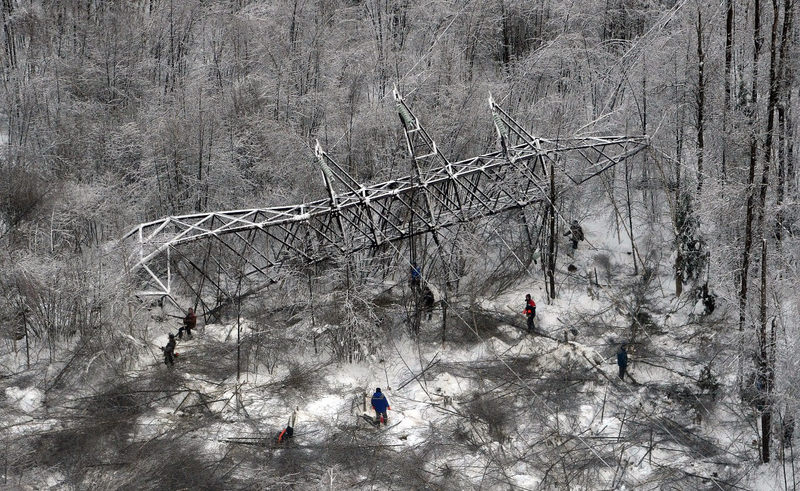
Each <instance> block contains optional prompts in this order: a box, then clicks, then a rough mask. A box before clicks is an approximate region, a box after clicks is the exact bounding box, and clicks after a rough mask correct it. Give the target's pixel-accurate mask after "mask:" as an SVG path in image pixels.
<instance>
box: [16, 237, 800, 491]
mask: <svg viewBox="0 0 800 491" xmlns="http://www.w3.org/2000/svg"><path fill="white" fill-rule="evenodd" d="M595 235H596V234H595ZM596 242H597V243H595V244H593V246H592V247H589V246H587V245H586V244H585V243H582V244H581V246H580V249H579V250H578V251H576V252H575V254H574V256H570V255H568V254H562V256H561V262H560V263H559V269H560V271H559V273H560V274H559V275H558V277H559V278H561V281H560V284H559V285H558V298H557V299H555V300H553V301H552V302H550V303H548V302H547V301H546V300H545V293H544V285H543V284H542V283H541V280H536V281H534V280H531V282H530V283H526V284H520V285H517V287H514V288H510V289H508V290H507V291H505V292H503V293H502V294H500V295H497V296H496V297H494V298H488V299H481V300H479V301H478V302H475V303H473V304H471V305H466V304H464V305H457V304H454V305H452V306H451V310H450V316H449V322H448V328H447V332H446V340H445V342H444V343H442V340H441V321H442V319H441V311H440V310H438V309H437V310H436V311H434V314H433V316H432V318H431V319H430V320H427V319H426V320H423V322H422V326H421V331H420V333H419V335H417V336H411V335H409V333H408V327H407V324H406V323H405V321H404V316H403V314H402V311H403V309H402V308H401V303H402V298H401V296H400V295H396V296H395V297H394V300H393V302H394V303H392V302H389V304H388V305H387V307H386V312H385V314H386V315H387V317H388V322H384V323H382V325H383V326H384V327H385V328H386V329H388V330H389V331H390V332H388V333H387V339H388V342H387V343H386V344H385V345H383V346H382V350H381V355H380V356H374V357H370V358H369V359H367V360H364V361H361V362H357V363H336V362H334V361H333V359H332V357H331V356H330V355H329V353H327V352H326V351H324V350H323V348H322V347H321V346H320V347H316V346H315V345H314V343H313V342H312V341H311V339H310V337H311V336H312V333H313V332H314V331H313V329H312V327H311V325H310V320H309V319H308V318H307V317H309V316H307V315H306V316H302V317H301V320H299V321H297V318H296V317H295V318H294V319H295V320H294V321H293V322H286V320H285V319H276V318H273V319H271V320H269V321H270V322H272V323H277V322H286V329H285V334H284V337H283V338H282V339H271V340H268V341H267V342H263V341H264V340H263V339H262V340H261V341H262V342H259V343H253V342H248V343H242V350H244V351H245V352H244V353H242V352H240V356H242V358H243V359H255V360H259V361H258V362H256V363H251V364H248V365H247V368H244V369H243V370H242V371H241V373H240V374H239V376H238V380H237V367H236V353H237V324H236V322H235V319H234V322H233V323H230V322H228V323H225V324H209V325H205V326H201V327H199V328H198V329H197V331H196V332H195V336H194V339H192V340H188V341H183V342H179V344H178V347H177V350H176V351H177V352H178V353H179V357H178V361H177V363H176V365H175V366H174V367H166V366H165V365H164V364H163V363H162V355H161V352H160V350H159V349H158V347H159V346H161V345H163V344H164V343H165V342H166V336H165V333H167V332H170V331H176V330H177V328H176V327H175V325H176V323H177V321H176V320H171V319H169V318H168V317H165V316H163V315H160V314H158V311H157V309H156V310H154V311H153V316H152V318H151V320H152V321H151V323H150V324H149V325H148V326H146V329H147V330H146V333H147V334H146V338H147V339H149V341H150V342H149V345H147V346H142V347H141V353H142V357H141V362H140V363H139V364H138V365H137V366H136V368H135V369H131V370H127V371H125V372H124V373H120V374H118V377H117V378H116V380H118V382H117V383H116V384H115V385H113V386H103V387H86V388H84V389H82V390H75V389H74V388H73V387H69V386H67V385H65V384H63V383H60V380H59V378H60V375H59V374H60V373H62V372H63V371H64V368H65V367H66V366H69V363H70V361H67V362H65V363H62V364H51V365H49V366H47V367H45V365H44V362H42V363H41V364H35V365H34V366H32V367H31V369H29V370H24V371H21V372H18V373H15V374H13V375H11V376H8V377H6V378H5V379H4V385H5V387H6V388H5V391H4V392H3V394H2V397H3V399H2V413H3V416H4V425H3V426H4V429H3V433H4V435H5V436H4V443H5V459H4V461H5V465H4V466H3V469H4V471H3V477H2V483H3V486H8V487H19V488H46V487H53V488H65V489H67V488H72V487H78V488H83V487H92V488H95V487H99V488H129V489H134V488H135V489H145V488H153V487H159V488H185V489H200V488H237V487H241V488H249V487H264V488H272V487H279V488H280V487H291V486H301V487H306V486H314V487H326V488H333V489H343V488H365V489H366V488H373V487H375V488H378V487H388V488H392V489H404V488H414V489H419V488H442V489H469V488H498V489H509V488H511V489H543V488H546V489H552V488H559V489H597V488H598V487H601V488H605V489H656V488H664V487H666V488H670V489H752V488H760V489H776V488H783V487H784V482H786V483H788V486H789V487H791V485H792V482H796V478H795V477H794V466H793V463H792V457H793V455H792V454H791V453H790V449H789V448H787V449H786V455H785V456H784V455H783V453H782V452H781V454H780V455H779V458H778V459H776V463H775V464H773V465H767V466H760V467H759V466H755V465H754V464H752V463H753V462H755V461H757V457H756V456H757V447H756V446H755V445H754V440H755V439H756V438H757V431H756V430H757V428H756V427H755V426H754V424H755V423H754V422H755V421H756V418H755V413H754V412H753V411H752V410H751V411H750V412H748V413H742V412H741V408H742V407H744V406H743V405H742V403H741V400H740V396H739V393H738V391H737V390H735V387H736V384H737V381H736V373H737V363H738V359H737V358H736V357H735V353H733V352H731V351H730V350H729V351H726V350H725V349H723V346H733V345H734V343H732V342H731V340H730V339H729V338H726V336H730V333H729V332H727V331H728V330H729V328H728V327H726V326H729V325H731V324H730V323H728V322H726V317H727V315H728V313H727V312H726V311H725V308H726V306H725V305H724V304H723V305H722V306H720V308H718V309H717V310H716V311H715V312H714V313H713V314H712V315H710V316H703V315H700V309H699V308H698V307H697V306H695V305H693V304H692V300H689V301H686V300H684V301H682V302H678V301H675V300H671V299H673V298H674V295H673V294H672V293H673V292H672V291H668V290H667V291H665V290H666V289H667V287H666V285H669V284H670V281H671V278H670V276H668V275H665V274H661V275H659V274H656V273H654V274H644V275H639V276H633V275H632V274H631V273H632V265H631V256H630V254H628V253H626V252H625V250H624V245H622V246H620V245H617V244H616V239H615V238H613V237H608V238H606V241H605V242H601V241H596ZM570 252H571V251H570ZM570 265H571V266H573V267H569V266H570ZM384 287H385V288H386V289H389V290H402V289H403V288H405V285H384ZM525 293H531V294H532V295H533V297H534V298H535V299H536V300H537V303H538V312H537V332H536V333H535V334H532V335H531V334H526V333H525V331H524V328H525V325H524V324H525V318H524V316H523V315H522V314H521V313H520V311H521V310H522V305H523V303H524V301H523V300H522V299H523V298H524V295H525ZM682 298H687V297H686V296H684V297H682ZM392 312H394V314H392ZM259 325H262V324H261V323H255V322H253V321H252V320H250V319H247V318H242V319H241V320H240V324H239V326H240V327H241V336H243V339H247V340H249V341H252V340H253V339H256V338H258V337H259V336H261V335H262V334H263V333H262V332H260V331H259V328H258V326H259ZM572 330H574V331H572ZM575 333H577V334H575ZM131 341H132V342H137V343H141V342H140V341H136V340H135V339H133V338H132V340H131ZM623 341H624V342H627V343H629V357H630V365H629V372H630V374H631V375H632V380H626V381H625V382H622V381H620V380H619V379H618V377H617V366H616V358H615V353H616V350H617V348H618V346H619V343H620V342H623ZM320 344H321V340H320ZM255 349H258V350H262V352H261V353H253V352H252V351H247V350H255ZM74 352H75V353H79V352H80V349H78V348H77V347H76V348H75V349H74ZM7 356H9V357H11V356H12V354H9V355H7ZM16 356H19V355H18V354H17V355H16ZM9 364H10V361H9ZM89 365H91V362H89ZM706 366H710V367H713V368H712V371H711V376H710V377H703V376H701V374H702V372H703V369H704V368H705V367H706ZM42 370H46V371H47V374H46V376H45V377H44V379H45V380H46V381H47V382H42V381H41V380H40V379H39V378H38V377H37V375H36V374H37V373H40V372H41V371H42ZM85 370H86V372H87V373H88V372H89V366H86V367H85ZM376 387H381V388H382V389H383V392H384V393H385V394H386V396H387V398H388V399H389V402H390V405H391V410H390V411H389V427H388V428H381V429H376V428H375V427H373V426H372V425H371V424H370V423H369V422H368V421H367V419H369V418H371V416H372V414H373V413H372V411H371V409H370V408H369V402H368V398H369V396H370V395H371V393H372V391H373V390H374V389H375V388H376ZM53 401H57V402H53ZM295 408H299V411H298V419H297V423H296V426H295V435H294V438H293V440H291V441H290V442H289V443H286V444H282V445H277V444H276V443H275V437H276V435H277V434H278V432H279V431H280V430H281V429H282V428H283V427H284V426H285V424H286V421H287V419H288V417H289V416H290V414H291V412H292V411H293V410H294V409H295ZM365 416H367V417H365ZM781 464H783V465H781ZM784 480H786V481H784Z"/></svg>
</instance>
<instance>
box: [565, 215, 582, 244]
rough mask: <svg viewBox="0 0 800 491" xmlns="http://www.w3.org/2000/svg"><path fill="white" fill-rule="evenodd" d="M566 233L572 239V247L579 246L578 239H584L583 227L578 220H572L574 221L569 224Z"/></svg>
mask: <svg viewBox="0 0 800 491" xmlns="http://www.w3.org/2000/svg"><path fill="white" fill-rule="evenodd" d="M564 235H569V236H570V238H569V240H571V241H572V248H573V249H577V248H578V241H579V240H583V229H582V228H581V226H580V225H578V220H572V223H570V224H569V230H567V231H566V232H564Z"/></svg>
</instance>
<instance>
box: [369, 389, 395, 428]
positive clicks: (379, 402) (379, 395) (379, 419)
mask: <svg viewBox="0 0 800 491" xmlns="http://www.w3.org/2000/svg"><path fill="white" fill-rule="evenodd" d="M372 409H374V410H375V420H376V423H377V425H378V426H380V424H381V423H383V425H384V426H386V425H387V424H388V422H389V415H388V414H387V412H386V410H387V409H391V407H390V406H389V399H387V398H386V396H385V395H383V392H381V388H380V387H378V388H377V389H375V393H374V394H372Z"/></svg>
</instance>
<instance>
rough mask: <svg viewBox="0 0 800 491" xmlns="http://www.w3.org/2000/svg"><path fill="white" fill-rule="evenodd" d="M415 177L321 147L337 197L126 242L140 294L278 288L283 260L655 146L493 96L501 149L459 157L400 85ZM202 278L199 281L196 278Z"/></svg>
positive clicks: (352, 246) (506, 203) (491, 208)
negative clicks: (557, 120) (427, 125)
mask: <svg viewBox="0 0 800 491" xmlns="http://www.w3.org/2000/svg"><path fill="white" fill-rule="evenodd" d="M394 95H395V100H396V102H397V110H398V113H399V116H400V120H401V122H402V125H403V129H404V131H405V137H406V143H407V147H408V152H409V154H410V157H411V159H412V162H413V165H412V174H411V175H409V176H405V177H401V178H398V179H395V180H391V181H386V182H381V183H377V184H362V183H359V182H358V181H357V180H356V179H354V178H353V177H352V176H350V175H349V174H348V173H347V172H346V171H345V170H344V169H343V168H342V166H340V165H339V164H338V163H337V162H336V161H335V160H334V159H332V158H331V157H330V156H329V155H328V154H327V153H325V151H324V150H323V149H322V148H321V146H320V145H319V143H317V145H316V149H315V154H316V157H317V161H318V164H319V166H320V170H321V171H322V176H323V179H324V182H325V185H326V187H327V191H328V197H327V198H326V199H321V200H317V201H313V202H310V203H303V204H298V205H290V206H278V207H272V208H253V209H248V210H230V211H217V212H210V213H194V214H189V215H181V216H170V217H166V218H162V219H160V220H155V221H152V222H147V223H143V224H140V225H138V226H136V227H135V228H134V229H133V230H131V231H130V232H129V233H128V234H127V235H126V236H125V237H124V243H126V244H127V245H128V246H129V247H130V248H131V249H132V255H131V261H130V264H129V271H131V272H132V273H135V274H137V275H139V276H138V280H139V281H141V285H142V286H144V289H143V290H141V291H139V292H138V294H139V295H158V296H163V295H171V294H172V293H173V291H174V290H175V285H176V282H181V283H182V284H183V285H184V286H185V287H186V288H188V290H187V292H191V293H193V294H194V295H196V296H197V297H198V298H199V299H200V301H201V302H203V305H204V307H205V302H204V301H203V299H204V298H207V297H209V296H216V298H217V299H219V298H220V297H225V296H227V297H230V295H231V294H232V292H234V291H237V292H239V291H241V286H242V281H243V280H245V279H246V280H247V282H248V283H252V284H253V285H255V284H259V283H258V282H259V281H260V284H261V285H263V284H265V283H269V282H270V278H271V277H273V276H274V275H275V272H276V268H279V267H280V266H281V265H282V264H286V263H287V262H288V263H296V264H297V263H299V264H303V263H304V264H314V263H318V262H321V261H325V260H328V259H332V258H336V257H347V256H348V255H351V254H353V253H355V252H357V251H364V250H369V249H378V248H381V247H383V246H386V245H387V244H388V245H391V244H392V243H395V242H397V241H402V240H404V239H408V238H409V237H410V236H414V235H420V234H429V233H432V234H436V233H438V232H440V231H442V230H444V229H446V228H447V227H450V226H452V225H455V224H458V223H464V222H469V221H473V220H476V219H478V218H481V217H487V216H491V215H495V214H497V213H501V212H505V211H509V210H514V209H519V208H522V207H525V206H527V205H529V204H531V203H536V202H541V201H545V200H547V196H548V192H549V176H547V174H546V173H547V167H548V166H546V165H545V163H546V162H547V161H549V160H551V159H562V161H567V160H568V161H570V162H577V163H579V165H570V169H566V167H565V166H561V167H562V168H564V169H566V170H567V171H566V172H565V174H566V176H567V177H568V178H569V180H570V181H571V182H572V183H573V184H575V185H577V184H580V183H582V182H584V181H586V180H587V179H590V178H591V177H594V176H596V175H598V174H600V173H602V172H603V171H605V170H607V169H609V168H610V167H612V166H614V165H616V164H617V163H619V162H621V161H623V160H624V159H626V158H628V157H630V156H632V155H634V154H636V153H638V152H639V151H641V150H642V149H644V148H645V147H646V146H647V145H648V140H647V137H646V136H604V137H598V136H586V137H574V138H564V139H546V138H537V137H534V136H532V135H531V133H529V132H528V131H526V130H525V129H524V128H523V127H522V126H521V125H520V124H518V123H517V122H516V121H515V120H514V119H513V118H511V117H510V116H509V115H508V114H507V113H506V112H505V111H503V109H501V108H500V107H499V106H498V105H497V104H495V102H494V100H492V99H491V97H490V99H489V104H490V108H491V111H492V116H493V121H494V126H495V129H496V131H497V136H498V140H499V144H500V149H499V150H497V151H494V152H491V153H487V154H485V155H480V156H477V157H473V158H469V159H466V160H461V161H458V162H450V161H449V160H448V159H447V158H446V157H445V156H444V155H442V153H441V152H440V151H439V149H438V148H437V146H436V143H435V142H434V140H433V139H432V138H431V137H430V135H429V134H428V133H427V131H426V130H425V129H424V128H423V127H422V125H421V124H420V122H419V120H418V119H417V117H416V116H415V115H414V114H413V112H412V111H411V109H410V108H409V107H408V106H407V105H406V103H405V101H404V100H403V98H402V97H401V96H400V94H399V93H398V92H397V90H395V94H394ZM190 277H192V278H194V279H193V280H190V279H189V278H190Z"/></svg>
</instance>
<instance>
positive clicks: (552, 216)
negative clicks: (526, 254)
mask: <svg viewBox="0 0 800 491" xmlns="http://www.w3.org/2000/svg"><path fill="white" fill-rule="evenodd" d="M555 170H556V169H555V162H554V161H553V159H551V160H550V205H549V206H548V212H549V220H550V221H549V223H548V229H549V231H550V234H549V235H550V240H549V241H548V243H547V281H548V282H549V283H550V298H556V177H555V175H556V173H555Z"/></svg>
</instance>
